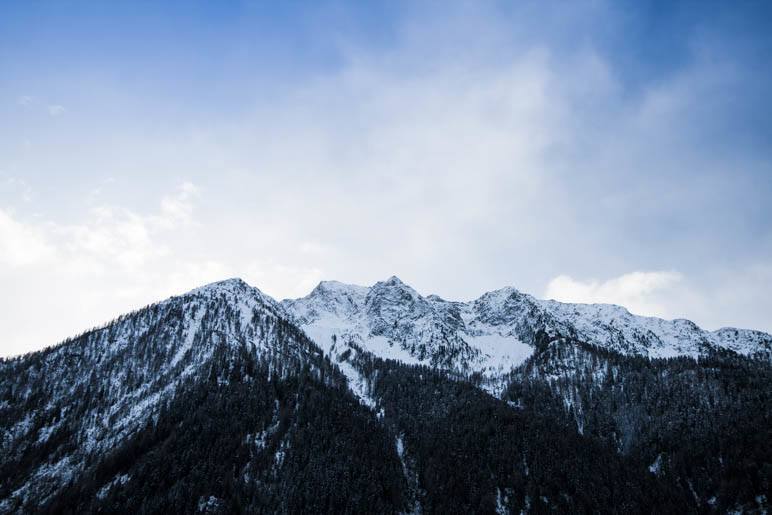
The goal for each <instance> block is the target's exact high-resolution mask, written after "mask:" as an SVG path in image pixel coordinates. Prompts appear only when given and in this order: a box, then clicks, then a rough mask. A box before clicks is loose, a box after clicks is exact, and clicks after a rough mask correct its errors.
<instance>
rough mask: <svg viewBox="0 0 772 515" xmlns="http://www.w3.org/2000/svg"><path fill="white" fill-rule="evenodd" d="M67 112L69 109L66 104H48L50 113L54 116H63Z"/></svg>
mask: <svg viewBox="0 0 772 515" xmlns="http://www.w3.org/2000/svg"><path fill="white" fill-rule="evenodd" d="M65 112H67V110H66V109H65V108H64V106H61V105H57V104H54V105H50V106H48V114H49V115H51V116H53V117H57V116H62V115H63V114H64V113H65Z"/></svg>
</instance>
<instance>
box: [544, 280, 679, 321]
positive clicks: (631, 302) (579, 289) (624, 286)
mask: <svg viewBox="0 0 772 515" xmlns="http://www.w3.org/2000/svg"><path fill="white" fill-rule="evenodd" d="M682 279H683V277H682V276H681V274H680V273H678V272H673V271H654V272H631V273H628V274H624V275H621V276H619V277H614V278H611V279H607V280H596V279H590V280H584V281H582V280H577V279H574V278H572V277H569V276H567V275H559V276H557V277H555V278H553V279H552V280H551V281H550V282H549V283H548V284H547V288H546V290H545V292H544V296H545V297H546V298H549V299H554V300H559V301H561V302H578V303H589V304H592V303H604V304H618V305H621V306H624V307H626V308H627V309H629V310H630V311H631V312H633V313H635V314H638V315H646V316H660V317H672V316H673V314H672V312H671V311H670V309H669V308H670V306H668V304H667V302H666V301H665V300H664V297H666V296H667V295H672V294H673V291H674V289H675V288H676V287H678V286H679V283H681V281H682Z"/></svg>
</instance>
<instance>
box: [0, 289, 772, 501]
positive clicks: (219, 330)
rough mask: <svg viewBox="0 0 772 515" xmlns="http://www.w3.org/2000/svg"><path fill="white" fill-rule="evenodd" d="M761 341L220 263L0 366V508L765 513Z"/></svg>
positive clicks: (766, 392) (608, 314)
mask: <svg viewBox="0 0 772 515" xmlns="http://www.w3.org/2000/svg"><path fill="white" fill-rule="evenodd" d="M771 348H772V337H770V336H769V335H767V334H765V333H760V332H758V331H748V330H740V329H723V330H719V331H716V332H708V331H703V330H701V329H700V328H698V327H697V326H696V325H694V324H692V323H691V322H688V321H684V320H676V321H665V320H660V319H654V318H643V317H636V316H634V315H631V314H630V313H628V312H627V311H626V310H624V309H623V308H619V307H616V306H598V305H595V306H593V305H572V304H561V303H557V302H554V301H541V300H538V299H534V298H533V297H531V296H528V295H525V294H522V293H520V292H518V291H516V290H514V289H512V288H505V289H502V290H498V291H495V292H491V293H488V294H485V295H483V296H482V297H480V298H479V299H477V300H475V301H472V302H452V301H446V300H443V299H441V298H439V297H437V296H428V297H423V296H421V295H420V294H418V293H417V292H416V291H415V290H413V289H412V288H410V287H409V286H407V285H405V284H404V283H402V282H401V281H399V279H397V278H391V279H389V280H387V281H383V282H379V283H377V284H375V285H374V286H372V287H369V288H367V287H359V286H351V285H345V284H341V283H336V282H325V283H322V284H320V285H319V286H318V287H317V288H316V289H315V290H314V291H313V292H312V293H311V294H310V295H309V296H307V297H305V298H303V299H297V300H289V301H284V302H282V303H277V302H276V301H274V300H273V299H271V298H270V297H268V296H266V295H264V294H262V293H261V292H260V291H259V290H257V289H255V288H252V287H250V286H249V285H247V284H246V283H244V282H243V281H240V280H228V281H223V282H220V283H215V284H212V285H209V286H205V287H202V288H199V289H197V290H193V291H192V292H189V293H188V294H185V295H183V296H180V297H173V298H171V299H169V300H167V301H164V302H161V303H158V304H155V305H152V306H149V307H147V308H145V309H142V310H140V311H137V312H134V313H131V314H128V315H125V316H123V317H121V318H119V319H117V320H115V321H114V322H112V323H110V324H108V325H106V326H105V327H102V328H99V329H96V330H93V331H89V332H87V333H85V334H83V335H81V336H79V337H76V338H73V339H71V340H68V341H66V342H64V343H62V344H60V345H58V346H55V347H52V348H49V349H47V350H45V351H41V352H37V353H33V354H29V355H26V356H22V357H19V358H13V359H8V360H4V361H2V362H0V431H2V442H1V443H0V445H1V447H0V513H100V512H102V513H117V512H120V513H125V512H129V513H159V512H166V513H196V512H201V513H298V512H305V513H412V512H415V513H418V512H424V513H521V512H526V513H528V512H534V513H541V512H565V513H576V512H673V513H676V512H677V513H689V512H694V513H698V512H727V511H733V510H734V511H740V512H743V511H748V512H754V511H756V512H764V511H765V510H767V509H768V502H769V499H770V495H771V493H770V488H771V487H770V485H771V483H770V481H772V444H771V443H770V442H772V409H771V408H770V400H771V399H770V394H771V393H772V386H771V385H772V381H771V380H772V367H770V355H771V352H770V349H771Z"/></svg>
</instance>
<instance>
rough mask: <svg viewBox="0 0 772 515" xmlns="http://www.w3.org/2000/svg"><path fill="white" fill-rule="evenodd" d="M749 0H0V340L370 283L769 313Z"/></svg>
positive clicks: (771, 248)
mask: <svg viewBox="0 0 772 515" xmlns="http://www.w3.org/2000/svg"><path fill="white" fill-rule="evenodd" d="M770 21H772V7H770V6H769V4H768V3H766V2H752V1H747V2H711V1H701V2H678V1H675V2H674V1H667V2H646V1H629V2H625V1H621V2H620V1H614V2H610V1H609V2H606V1H603V0H592V1H571V2H552V1H548V2H544V1H537V2H528V1H523V2H484V1H483V2H452V1H442V2H421V1H411V2H400V1H388V2H377V1H374V2H344V1H332V2H327V1H314V2H304V1H289V2H252V1H244V2H230V1H223V2H195V1H193V2H163V3H161V2H144V1H132V2H118V1H116V2H96V1H93V2H77V1H76V2H54V1H51V2H46V1H41V2H24V1H18V2H17V1H6V2H3V3H2V4H1V5H0V328H1V329H2V333H3V338H2V340H0V356H10V355H16V354H20V353H24V352H28V351H32V350H36V349H40V348H43V347H45V346H48V345H52V344H55V343H57V342H58V341H61V340H62V339H64V338H66V337H68V336H73V335H75V334H77V333H80V332H82V331H84V330H86V329H88V328H90V327H93V326H96V325H100V324H103V323H105V322H107V321H109V320H110V319H112V318H113V317H115V316H117V315H119V314H121V313H123V312H126V311H130V310H133V309H136V308H139V307H141V306H143V305H146V304H148V303H151V302H154V301H157V300H161V299H163V298H166V297H168V296H170V295H173V294H179V293H182V292H185V291H187V290H189V289H192V288H194V287H196V286H200V285H202V284H205V283H208V282H212V281H216V280H220V279H224V278H228V277H241V278H243V279H244V280H246V281H247V282H249V283H250V284H252V285H253V286H256V287H258V288H260V289H261V290H263V291H264V292H266V293H268V294H270V295H272V296H274V297H276V298H279V299H281V298H287V297H299V296H304V295H306V294H307V293H308V292H309V291H310V290H311V289H312V288H313V287H314V286H315V285H316V284H317V283H318V282H319V281H320V280H325V279H336V280H340V281H343V282H349V283H355V284H364V285H370V284H373V283H374V282H376V281H378V280H382V279H385V278H387V277H389V276H391V275H397V276H399V277H400V278H401V279H402V280H403V281H405V282H406V283H408V284H410V285H412V286H413V287H415V288H416V289H417V290H418V291H419V292H421V293H424V294H430V293H435V294H439V295H441V296H443V297H445V298H449V299H457V300H470V299H473V298H476V297H477V296H479V295H481V294H482V293H483V292H485V291H489V290H493V289H496V288H501V287H504V286H514V287H516V288H518V289H520V290H521V291H524V292H528V293H531V294H533V295H535V296H537V297H540V298H555V299H557V300H564V301H572V302H610V303H616V304H621V305H624V306H626V307H627V308H629V309H630V311H632V312H633V313H636V314H642V315H651V316H661V317H665V318H689V319H691V320H694V321H695V322H697V323H698V324H699V325H700V326H702V327H705V328H707V329H717V328H719V327H723V326H737V327H748V328H754V329H761V330H765V331H768V332H772V300H771V296H770V292H772V202H770V199H772V144H771V142H772V100H770V94H769V92H770V91H772V66H770V64H769V55H771V54H772V31H769V30H768V27H769V25H770Z"/></svg>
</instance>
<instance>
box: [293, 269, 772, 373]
mask: <svg viewBox="0 0 772 515" xmlns="http://www.w3.org/2000/svg"><path fill="white" fill-rule="evenodd" d="M282 306H283V307H284V308H285V309H286V310H287V311H288V312H289V313H290V314H291V315H292V316H293V317H294V319H295V320H296V322H297V323H298V325H299V326H300V327H302V328H303V329H304V330H305V331H306V333H307V334H308V335H309V336H310V337H311V338H312V339H314V340H315V341H316V343H317V344H318V345H319V346H320V347H321V348H322V349H325V350H327V351H329V348H330V345H331V343H332V338H333V335H335V336H336V340H337V337H341V336H342V337H346V338H349V339H353V340H354V341H355V342H356V343H357V344H358V345H360V346H362V347H363V348H364V349H366V350H369V351H371V352H373V353H374V354H376V355H378V356H380V357H385V358H394V359H400V360H402V361H405V362H408V363H424V364H428V365H432V366H440V367H446V368H450V369H455V370H457V371H459V372H465V373H470V372H481V373H483V374H484V375H491V374H493V375H495V374H501V373H506V372H508V371H509V370H511V369H512V368H513V367H516V366H517V365H519V364H521V363H522V362H523V361H525V360H526V359H527V358H528V357H529V356H530V355H531V353H532V351H533V348H534V346H535V344H536V343H537V341H536V339H537V337H538V335H539V334H545V335H547V337H549V338H557V337H571V338H575V339H577V340H580V341H583V342H585V343H589V344H592V345H596V346H598V347H602V348H606V349H609V350H612V351H616V352H619V353H621V354H625V355H640V356H646V357H651V358H667V357H675V356H692V357H697V356H700V355H705V354H706V353H708V352H709V351H711V350H717V349H729V350H732V351H734V352H737V353H739V354H743V355H755V354H757V353H761V354H769V353H770V351H771V349H772V336H770V335H769V334H766V333H763V332H761V331H753V330H748V329H735V328H723V329H719V330H717V331H706V330H703V329H700V328H699V327H698V326H697V325H696V324H694V323H693V322H691V321H689V320H683V319H676V320H664V319H660V318H655V317H644V316H638V315H633V314H631V313H630V312H629V311H627V310H626V309H625V308H623V307H620V306H616V305H611V304H570V303H562V302H557V301H554V300H540V299H536V298H535V297H533V296H531V295H528V294H525V293H521V292H519V291H518V290H516V289H515V288H512V287H506V288H502V289H499V290H495V291H491V292H488V293H485V294H483V295H482V296H480V297H479V298H478V299H475V300H473V301H469V302H456V301H447V300H444V299H442V298H440V297H438V296H436V295H429V296H426V297H424V296H422V295H420V294H419V293H418V292H416V291H415V290H414V289H413V288H411V287H410V286H408V285H406V284H405V283H403V282H402V281H401V280H399V278H397V277H391V278H390V279H388V280H386V281H379V282H377V283H375V284H374V285H373V286H371V287H369V288H368V287H363V286H357V285H347V284H343V283H340V282H337V281H323V282H321V283H320V284H319V285H318V286H317V287H316V288H315V289H314V290H313V291H312V292H311V293H310V294H309V295H308V296H306V297H303V298H300V299H294V300H285V301H283V302H282Z"/></svg>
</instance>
